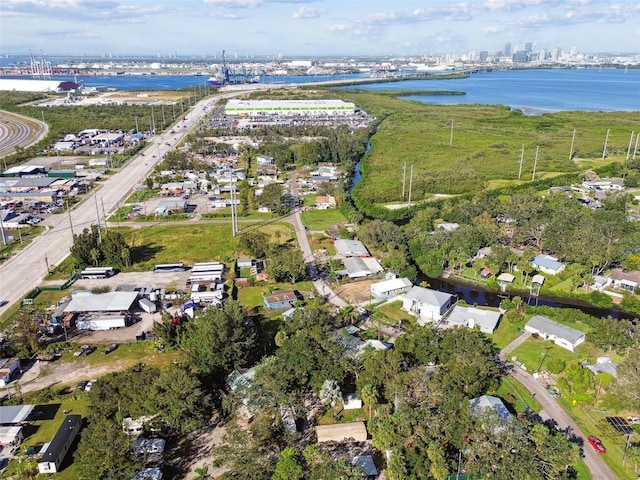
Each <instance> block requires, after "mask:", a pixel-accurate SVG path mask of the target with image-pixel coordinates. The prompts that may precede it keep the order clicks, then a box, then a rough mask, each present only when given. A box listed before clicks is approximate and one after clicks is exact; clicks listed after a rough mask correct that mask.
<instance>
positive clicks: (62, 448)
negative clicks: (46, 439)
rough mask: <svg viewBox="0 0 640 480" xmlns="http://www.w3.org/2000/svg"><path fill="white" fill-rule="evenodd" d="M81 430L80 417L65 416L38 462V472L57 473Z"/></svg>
mask: <svg viewBox="0 0 640 480" xmlns="http://www.w3.org/2000/svg"><path fill="white" fill-rule="evenodd" d="M81 428H82V416H80V415H67V416H66V417H65V419H64V420H63V422H62V425H60V428H59V429H58V431H57V432H56V434H55V436H54V437H53V440H51V443H49V446H48V447H47V449H46V451H45V452H44V453H43V454H42V458H41V459H40V461H39V462H38V472H40V473H41V474H43V475H45V474H48V473H57V472H58V469H59V468H60V464H61V463H62V461H63V460H64V457H65V456H66V455H67V452H68V451H69V448H71V445H72V444H73V441H74V440H75V438H76V437H77V436H78V433H79V432H80V429H81Z"/></svg>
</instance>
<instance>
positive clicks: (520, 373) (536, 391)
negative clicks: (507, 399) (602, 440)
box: [500, 334, 618, 480]
mask: <svg viewBox="0 0 640 480" xmlns="http://www.w3.org/2000/svg"><path fill="white" fill-rule="evenodd" d="M527 338H528V335H527V334H524V335H521V336H520V337H518V339H516V341H515V342H512V344H510V346H513V348H515V346H514V345H517V344H519V343H522V342H523V341H524V340H526V339H527ZM510 346H507V347H506V348H505V350H503V351H502V352H500V357H501V360H505V359H506V358H507V355H508V353H509V352H511V350H513V348H510ZM509 375H511V377H513V378H514V379H515V380H516V381H517V382H519V383H520V384H521V385H522V386H523V387H524V388H526V389H527V390H528V391H529V393H531V394H532V395H535V399H536V400H537V402H538V403H539V404H540V406H541V407H542V409H543V410H544V412H545V413H546V414H547V415H548V416H549V417H551V418H552V419H553V420H554V421H555V422H556V424H557V425H558V428H560V429H561V430H565V429H567V428H568V429H570V431H571V432H572V433H573V435H575V437H576V438H577V439H579V440H581V441H582V453H583V461H584V464H585V465H586V466H587V468H588V469H589V472H591V477H592V478H593V479H594V480H615V479H616V478H618V477H616V475H615V474H614V473H613V472H612V471H611V470H610V469H609V467H608V466H607V464H606V463H605V462H604V460H602V458H601V457H600V454H598V453H597V452H596V451H595V450H594V449H593V448H592V447H591V445H590V444H589V442H588V441H587V435H585V434H584V433H583V432H582V431H581V430H580V428H579V427H578V425H577V424H576V423H575V422H574V421H573V419H572V418H571V417H570V416H569V414H567V412H565V410H564V408H562V407H561V406H560V405H559V404H558V402H557V400H556V399H555V398H554V397H551V396H550V395H549V394H548V393H547V389H546V388H545V385H544V383H543V382H542V381H540V380H537V379H535V378H533V377H532V376H531V375H529V374H528V373H527V372H525V371H524V370H522V369H520V368H517V367H514V368H512V369H510V371H509Z"/></svg>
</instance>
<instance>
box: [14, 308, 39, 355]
mask: <svg viewBox="0 0 640 480" xmlns="http://www.w3.org/2000/svg"><path fill="white" fill-rule="evenodd" d="M12 323H13V334H14V335H15V337H16V339H17V340H18V342H20V343H22V344H23V345H24V348H25V350H26V354H27V356H32V355H33V354H35V353H36V352H37V351H38V350H40V328H41V325H42V323H44V312H42V311H39V310H36V309H35V308H33V307H28V306H27V307H22V308H21V309H20V310H18V312H17V313H16V315H15V316H14V318H13V322H12Z"/></svg>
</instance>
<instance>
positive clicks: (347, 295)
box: [332, 279, 380, 305]
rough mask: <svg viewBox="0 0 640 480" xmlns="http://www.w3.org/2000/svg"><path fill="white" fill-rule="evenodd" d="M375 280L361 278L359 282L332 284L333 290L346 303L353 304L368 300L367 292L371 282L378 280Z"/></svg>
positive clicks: (377, 280) (364, 302) (363, 302)
mask: <svg viewBox="0 0 640 480" xmlns="http://www.w3.org/2000/svg"><path fill="white" fill-rule="evenodd" d="M379 281H380V280H379V279H376V280H361V281H359V282H353V283H346V284H344V285H339V286H333V285H332V288H333V291H334V292H335V293H336V295H338V296H339V297H341V298H342V299H343V300H345V301H346V302H348V303H351V304H353V305H362V304H366V303H368V302H369V300H370V296H369V292H370V289H371V284H372V283H375V282H379Z"/></svg>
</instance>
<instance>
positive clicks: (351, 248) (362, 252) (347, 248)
mask: <svg viewBox="0 0 640 480" xmlns="http://www.w3.org/2000/svg"><path fill="white" fill-rule="evenodd" d="M334 246H335V247H336V252H337V253H338V255H342V256H343V257H368V256H369V250H367V247H365V246H364V244H363V243H362V242H361V241H360V240H345V239H339V240H336V241H335V242H334Z"/></svg>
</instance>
